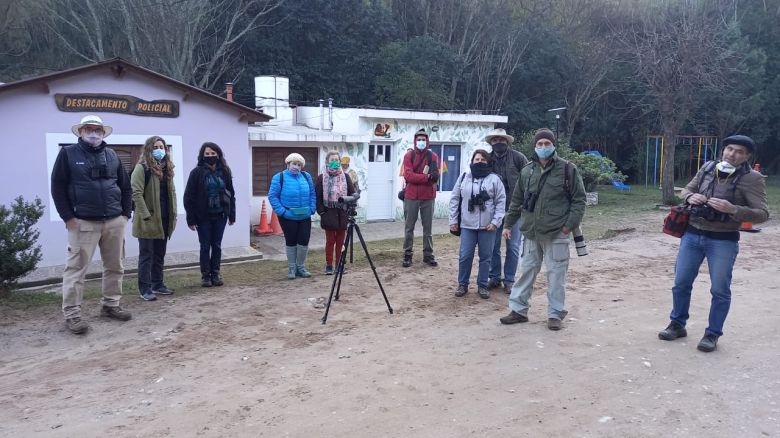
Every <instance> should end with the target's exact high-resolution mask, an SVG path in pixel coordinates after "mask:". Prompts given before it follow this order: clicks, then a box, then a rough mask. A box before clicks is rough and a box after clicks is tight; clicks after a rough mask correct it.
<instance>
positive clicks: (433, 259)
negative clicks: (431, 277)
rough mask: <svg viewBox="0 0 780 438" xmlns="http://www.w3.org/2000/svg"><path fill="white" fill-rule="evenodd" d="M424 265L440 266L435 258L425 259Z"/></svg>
mask: <svg viewBox="0 0 780 438" xmlns="http://www.w3.org/2000/svg"><path fill="white" fill-rule="evenodd" d="M423 263H425V264H426V265H428V266H434V267H436V266H439V262H437V261H436V259H435V258H433V256H427V257H423Z"/></svg>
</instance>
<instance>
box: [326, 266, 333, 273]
mask: <svg viewBox="0 0 780 438" xmlns="http://www.w3.org/2000/svg"><path fill="white" fill-rule="evenodd" d="M325 275H333V266H331V265H327V266H325Z"/></svg>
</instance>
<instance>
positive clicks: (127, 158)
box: [60, 143, 143, 177]
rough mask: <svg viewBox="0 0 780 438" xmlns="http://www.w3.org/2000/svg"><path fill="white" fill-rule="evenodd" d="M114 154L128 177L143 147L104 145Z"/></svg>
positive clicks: (64, 144)
mask: <svg viewBox="0 0 780 438" xmlns="http://www.w3.org/2000/svg"><path fill="white" fill-rule="evenodd" d="M71 144H72V143H62V144H60V147H64V146H69V145H71ZM106 146H108V147H109V148H111V149H113V150H114V152H116V156H117V157H119V161H120V162H121V163H122V167H124V168H125V172H127V176H128V177H129V176H130V174H131V173H133V169H135V165H136V164H137V163H138V159H139V158H141V151H143V145H140V144H109V145H106Z"/></svg>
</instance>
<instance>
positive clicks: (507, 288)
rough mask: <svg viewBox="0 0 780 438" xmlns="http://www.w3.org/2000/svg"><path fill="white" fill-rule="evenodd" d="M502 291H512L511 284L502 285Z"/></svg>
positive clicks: (507, 292) (506, 292)
mask: <svg viewBox="0 0 780 438" xmlns="http://www.w3.org/2000/svg"><path fill="white" fill-rule="evenodd" d="M504 293H505V294H507V295H509V294H511V293H512V285H511V284H505V285H504Z"/></svg>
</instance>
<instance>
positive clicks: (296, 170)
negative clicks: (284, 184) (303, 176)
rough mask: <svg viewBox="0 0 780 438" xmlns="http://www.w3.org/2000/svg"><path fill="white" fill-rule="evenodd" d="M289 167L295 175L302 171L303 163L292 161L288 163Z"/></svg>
mask: <svg viewBox="0 0 780 438" xmlns="http://www.w3.org/2000/svg"><path fill="white" fill-rule="evenodd" d="M287 169H288V170H289V171H290V173H292V174H293V175H297V174H299V173H301V165H300V164H298V163H290V164H288V165H287Z"/></svg>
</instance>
